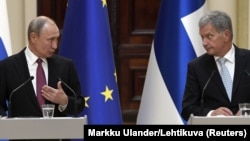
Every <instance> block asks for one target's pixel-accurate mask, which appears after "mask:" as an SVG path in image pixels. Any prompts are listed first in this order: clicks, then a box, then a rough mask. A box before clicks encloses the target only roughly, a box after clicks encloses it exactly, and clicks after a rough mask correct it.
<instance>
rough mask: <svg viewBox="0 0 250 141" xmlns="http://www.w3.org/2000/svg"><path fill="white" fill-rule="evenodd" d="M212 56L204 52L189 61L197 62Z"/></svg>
mask: <svg viewBox="0 0 250 141" xmlns="http://www.w3.org/2000/svg"><path fill="white" fill-rule="evenodd" d="M212 58H213V56H211V55H208V54H207V53H204V54H202V55H200V56H198V57H196V58H194V59H193V60H191V61H190V62H189V63H199V62H204V61H208V60H210V59H212Z"/></svg>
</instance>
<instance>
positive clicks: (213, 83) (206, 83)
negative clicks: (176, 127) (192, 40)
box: [181, 11, 250, 120]
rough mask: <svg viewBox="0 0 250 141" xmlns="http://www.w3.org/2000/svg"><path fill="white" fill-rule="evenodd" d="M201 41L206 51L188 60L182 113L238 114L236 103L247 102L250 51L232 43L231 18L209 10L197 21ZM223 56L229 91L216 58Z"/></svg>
mask: <svg viewBox="0 0 250 141" xmlns="http://www.w3.org/2000/svg"><path fill="white" fill-rule="evenodd" d="M199 28H200V35H201V38H202V44H203V46H204V48H205V50H206V51H207V53H205V54H204V55H201V56H200V57H198V58H196V59H194V60H193V61H191V62H190V63H189V64H188V71H187V81H186V87H185V92H184V96H183V101H182V113H181V115H182V117H183V118H184V119H185V120H188V119H189V117H190V115H191V114H193V115H196V116H219V115H221V116H233V115H239V112H238V111H239V106H238V104H239V103H243V102H250V93H249V92H250V51H249V50H246V49H242V48H239V47H237V46H236V45H235V44H233V41H232V40H233V28H232V22H231V18H230V17H229V16H228V15H227V14H226V13H225V12H222V11H210V12H208V13H207V14H206V15H204V16H203V17H202V18H201V19H200V21H199ZM220 58H225V59H226V62H225V65H226V67H227V69H228V70H229V71H228V72H229V77H228V78H230V79H231V81H232V88H230V89H229V91H231V92H229V94H230V95H231V96H230V95H229V96H228V94H227V91H226V88H225V86H224V83H223V79H222V76H221V73H222V67H221V66H220V63H219V62H218V60H220ZM223 76H225V75H223Z"/></svg>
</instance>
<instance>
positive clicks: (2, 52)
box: [0, 36, 8, 60]
mask: <svg viewBox="0 0 250 141" xmlns="http://www.w3.org/2000/svg"><path fill="white" fill-rule="evenodd" d="M6 57H8V55H7V52H6V49H5V47H4V44H3V41H2V38H1V36H0V60H3V59H4V58H6Z"/></svg>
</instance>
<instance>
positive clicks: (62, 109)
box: [58, 104, 68, 112]
mask: <svg viewBox="0 0 250 141" xmlns="http://www.w3.org/2000/svg"><path fill="white" fill-rule="evenodd" d="M67 105H68V104H65V105H59V106H58V110H59V111H60V112H63V111H64V110H65V109H66V108H67Z"/></svg>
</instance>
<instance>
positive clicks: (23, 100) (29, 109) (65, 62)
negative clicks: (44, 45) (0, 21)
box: [0, 49, 85, 117]
mask: <svg viewBox="0 0 250 141" xmlns="http://www.w3.org/2000/svg"><path fill="white" fill-rule="evenodd" d="M24 50H25V49H23V50H22V51H20V52H19V53H18V54H15V55H13V56H11V57H9V58H6V59H4V60H2V61H0V115H2V116H5V113H6V110H8V108H7V105H6V102H5V101H6V99H9V96H10V94H11V93H12V91H13V90H14V89H15V88H17V87H18V86H20V85H21V84H22V83H23V82H25V81H26V80H27V79H28V78H29V77H30V74H29V70H28V65H27V61H26V58H25V54H24ZM47 61H48V79H49V80H48V85H49V86H51V87H54V88H57V82H58V77H60V78H61V79H62V80H63V81H64V82H65V83H67V84H68V85H69V86H70V87H71V88H72V89H73V90H74V91H75V93H76V95H77V100H76V105H77V113H80V112H81V111H82V110H83V108H84V104H85V101H84V98H83V97H82V96H81V89H80V83H79V80H78V76H77V72H76V70H75V67H74V65H73V62H72V61H71V60H69V59H66V58H64V57H61V56H58V55H54V56H53V57H51V58H47ZM63 89H64V91H65V93H66V94H67V95H68V97H69V102H68V106H67V108H66V110H65V111H64V112H60V111H59V110H58V105H56V107H55V112H54V116H55V117H63V116H67V115H71V114H72V115H73V114H74V113H75V110H74V109H75V108H74V107H75V105H74V104H75V97H74V94H73V93H72V91H70V90H69V89H67V87H65V86H64V87H63ZM46 103H50V102H49V101H46ZM11 114H12V117H42V111H41V109H40V107H39V104H38V102H37V99H36V95H35V91H34V88H33V85H32V83H31V81H30V82H29V83H27V84H26V85H24V86H23V87H21V88H20V89H19V90H17V91H16V92H15V93H14V94H13V95H12V98H11Z"/></svg>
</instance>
